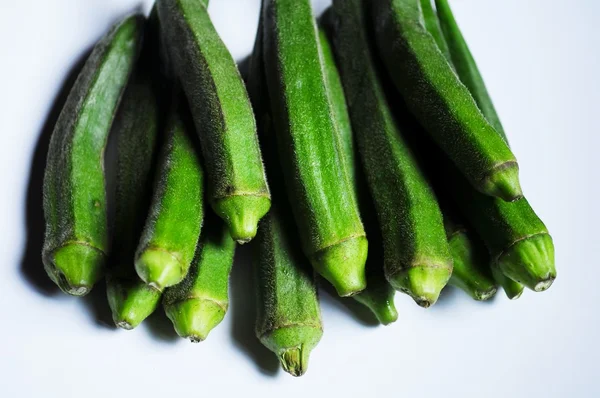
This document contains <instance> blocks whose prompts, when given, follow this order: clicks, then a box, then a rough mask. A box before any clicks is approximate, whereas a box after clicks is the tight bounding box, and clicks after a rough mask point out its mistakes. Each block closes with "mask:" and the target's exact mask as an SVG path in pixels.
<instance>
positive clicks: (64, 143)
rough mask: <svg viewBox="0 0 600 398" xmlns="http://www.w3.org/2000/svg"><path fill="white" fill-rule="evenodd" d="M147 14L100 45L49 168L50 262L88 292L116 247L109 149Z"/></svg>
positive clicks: (61, 276) (46, 253) (60, 129)
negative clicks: (109, 205)
mask: <svg viewBox="0 0 600 398" xmlns="http://www.w3.org/2000/svg"><path fill="white" fill-rule="evenodd" d="M143 27H144V17H143V16H141V15H134V16H131V17H128V18H126V19H125V20H123V21H122V22H120V23H118V24H117V25H115V26H114V27H113V28H112V29H111V30H110V32H109V33H108V34H106V36H104V37H103V38H102V39H101V40H100V42H99V43H98V44H97V45H96V46H95V47H94V50H93V51H92V53H91V55H90V57H89V58H88V60H87V61H86V63H85V66H84V67H83V70H82V71H81V73H80V74H79V77H78V78H77V81H76V82H75V85H74V86H73V88H72V90H71V92H70V94H69V97H68V98H67V102H66V104H65V107H64V108H63V110H62V112H61V114H60V116H59V118H58V122H57V123H56V126H55V128H54V132H53V134H52V138H51V140H50V147H49V149H48V159H47V165H46V172H45V175H44V188H43V190H44V201H43V204H44V215H45V219H46V233H45V239H44V246H43V250H42V259H43V262H44V268H45V269H46V272H47V273H48V275H49V276H50V278H51V279H52V280H53V281H54V282H55V283H56V284H57V285H58V286H59V287H60V288H61V290H63V291H64V292H66V293H68V294H72V295H76V296H82V295H85V294H87V293H89V291H90V290H91V289H92V287H93V285H94V284H95V283H96V282H97V281H98V280H99V279H100V278H101V277H102V275H103V272H104V267H105V262H106V256H107V251H108V250H107V249H108V247H107V246H108V240H109V238H108V231H107V229H108V228H107V222H108V221H107V216H106V188H105V176H104V149H105V146H106V142H107V139H108V135H109V132H110V130H111V125H112V122H113V119H114V116H115V114H116V112H117V108H118V105H119V102H120V100H121V96H122V93H123V91H124V90H125V86H126V84H127V81H128V79H129V75H130V74H131V71H132V69H133V67H134V65H135V62H136V60H137V57H138V54H139V51H140V48H141V42H142V35H143Z"/></svg>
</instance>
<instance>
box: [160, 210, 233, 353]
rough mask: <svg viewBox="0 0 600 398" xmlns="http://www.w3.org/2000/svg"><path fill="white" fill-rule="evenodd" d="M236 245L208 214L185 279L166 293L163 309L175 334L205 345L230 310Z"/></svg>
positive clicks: (222, 225)
mask: <svg viewBox="0 0 600 398" xmlns="http://www.w3.org/2000/svg"><path fill="white" fill-rule="evenodd" d="M234 254H235V241H234V240H233V239H232V238H231V235H230V234H229V230H228V228H227V225H226V224H225V223H224V222H223V220H221V219H220V218H218V217H217V216H216V215H214V214H212V212H210V211H207V214H206V221H205V223H204V228H203V229H202V236H201V238H200V241H199V243H198V248H197V249H196V255H195V257H194V261H193V262H192V266H191V268H190V270H189V272H188V274H187V276H186V278H185V279H184V280H183V281H182V282H181V283H179V284H178V285H175V286H173V287H170V288H168V289H167V290H166V291H165V294H164V297H163V306H164V309H165V313H166V314H167V317H168V318H169V319H170V320H171V322H173V326H174V327H175V331H176V332H177V334H178V335H179V336H181V337H184V338H188V339H190V340H191V341H192V342H200V341H204V340H205V339H206V338H207V337H208V334H209V333H210V331H211V330H213V329H214V328H215V327H216V326H217V325H218V324H219V323H221V321H222V320H223V318H224V317H225V314H226V313H227V309H228V307H229V295H228V292H227V291H228V288H229V273H230V272H231V267H232V265H233V257H234Z"/></svg>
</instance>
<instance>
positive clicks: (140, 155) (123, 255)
mask: <svg viewBox="0 0 600 398" xmlns="http://www.w3.org/2000/svg"><path fill="white" fill-rule="evenodd" d="M148 36H149V35H146V37H148ZM152 43H153V42H152V41H146V44H145V46H144V50H143V53H142V56H141V57H140V60H139V62H138V65H137V67H136V69H135V72H134V75H133V76H132V77H131V81H130V82H129V85H128V86H127V90H126V91H125V94H124V96H123V101H122V103H121V107H120V109H119V113H118V115H117V118H116V120H115V128H114V130H113V131H114V134H116V135H117V170H118V174H117V184H116V200H115V202H116V203H115V205H116V217H115V225H114V236H113V246H112V252H111V258H110V264H109V271H108V275H107V289H108V290H107V293H108V299H109V304H110V307H111V309H112V313H113V320H114V322H115V324H116V325H117V326H119V327H122V328H125V329H132V328H134V327H136V326H137V325H138V324H139V323H140V322H142V321H143V320H144V319H145V318H146V317H147V316H148V315H150V314H151V313H152V312H153V311H154V309H155V308H156V304H157V303H158V300H159V298H160V292H158V291H157V290H156V289H153V288H152V287H150V286H148V285H146V284H145V283H143V282H142V281H141V280H140V279H139V278H138V276H137V274H136V272H135V267H134V260H135V250H136V248H137V243H138V240H139V237H140V235H141V233H142V228H143V227H144V221H145V220H146V216H147V214H148V208H149V205H150V199H149V198H150V197H151V192H152V181H153V173H154V170H153V169H154V164H155V161H156V157H157V156H156V153H157V152H158V151H157V139H158V131H159V129H160V127H159V124H160V116H159V109H160V107H159V98H160V92H159V84H160V83H159V82H160V80H159V79H157V77H158V76H156V75H155V74H154V73H153V72H154V71H153V70H152V67H153V61H154V59H153V55H154V54H153V53H152V52H153V51H154V48H153V47H152Z"/></svg>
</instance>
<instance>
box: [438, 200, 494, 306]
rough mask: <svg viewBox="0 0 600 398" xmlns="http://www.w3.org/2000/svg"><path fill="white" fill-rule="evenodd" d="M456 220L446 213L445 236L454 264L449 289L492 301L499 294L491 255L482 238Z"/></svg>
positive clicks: (480, 299) (481, 299)
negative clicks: (455, 289) (492, 271)
mask: <svg viewBox="0 0 600 398" xmlns="http://www.w3.org/2000/svg"><path fill="white" fill-rule="evenodd" d="M455 220H456V218H455V215H454V213H452V214H450V213H449V212H448V211H447V212H446V213H445V218H444V222H445V226H446V234H447V235H448V243H449V244H450V253H452V259H453V262H454V268H453V270H452V277H451V278H450V285H452V286H455V287H458V288H459V289H461V290H463V291H464V292H465V293H467V294H468V295H469V296H471V297H473V298H474V299H475V300H478V301H485V300H489V299H490V298H492V297H493V296H494V295H495V294H496V290H497V288H496V283H495V281H494V278H493V276H492V273H491V269H490V255H489V253H488V251H487V248H486V247H485V244H484V243H483V242H481V240H480V239H479V237H478V236H476V235H475V234H473V233H472V232H471V231H469V230H468V229H467V228H466V226H464V225H462V224H459V223H457V222H456V221H455Z"/></svg>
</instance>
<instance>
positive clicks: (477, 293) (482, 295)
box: [471, 286, 498, 301]
mask: <svg viewBox="0 0 600 398" xmlns="http://www.w3.org/2000/svg"><path fill="white" fill-rule="evenodd" d="M497 291H498V288H497V287H496V286H492V287H490V288H489V289H485V290H482V289H476V290H474V291H473V292H472V294H471V297H473V299H475V300H477V301H487V300H489V299H491V298H492V297H494V296H495V295H496V292H497Z"/></svg>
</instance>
